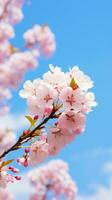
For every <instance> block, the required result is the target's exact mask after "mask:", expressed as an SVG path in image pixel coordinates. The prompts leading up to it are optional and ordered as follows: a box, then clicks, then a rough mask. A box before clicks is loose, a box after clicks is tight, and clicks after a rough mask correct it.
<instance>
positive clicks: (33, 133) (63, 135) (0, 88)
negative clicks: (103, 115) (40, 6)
mask: <svg viewBox="0 0 112 200" xmlns="http://www.w3.org/2000/svg"><path fill="white" fill-rule="evenodd" d="M23 3H24V2H23V1H22V0H4V1H3V0H0V115H1V116H2V115H3V114H6V113H7V112H8V110H9V106H8V102H7V100H8V99H10V98H11V96H12V91H13V89H16V88H17V87H18V86H19V84H20V83H21V81H22V78H23V76H24V74H25V72H26V71H27V70H30V69H35V68H36V67H37V65H38V63H39V58H40V57H42V56H44V57H49V56H51V55H52V54H53V53H54V51H55V49H56V42H55V36H54V34H53V32H52V31H51V29H50V28H49V26H48V25H43V26H40V25H34V26H33V27H32V28H30V29H29V30H27V31H26V32H25V33H24V34H23V38H24V45H23V46H24V48H22V49H19V48H18V47H15V46H13V45H12V44H11V39H12V38H14V37H15V29H14V27H15V24H17V23H18V22H20V21H21V20H22V19H23V12H22V7H23ZM92 87H93V81H92V80H91V79H90V77H89V76H87V75H86V74H84V72H82V71H81V70H80V69H79V67H78V66H73V67H70V68H69V69H68V71H67V72H64V71H62V69H61V68H60V67H58V66H53V65H49V70H48V71H47V72H46V73H44V74H43V77H42V78H40V77H37V78H36V79H35V80H33V81H30V80H27V81H26V82H25V83H24V84H23V89H21V91H20V92H19V95H20V97H21V98H24V99H25V100H26V104H27V108H28V115H26V116H25V117H26V119H27V120H28V121H29V127H28V128H27V129H25V130H23V131H22V133H21V134H20V135H19V137H18V138H17V139H16V137H15V134H14V133H13V130H10V129H3V128H0V188H1V189H0V190H1V194H3V195H4V196H6V199H7V200H11V199H13V197H10V195H8V191H7V190H6V189H5V190H3V188H5V187H6V186H7V184H8V183H9V182H12V183H13V182H15V181H19V180H21V176H20V175H18V173H19V171H20V170H19V169H18V168H20V167H19V166H20V165H22V166H23V167H28V166H35V165H37V164H39V163H42V162H43V161H44V160H46V159H47V158H49V157H51V156H54V155H56V154H57V153H58V152H59V151H60V150H61V149H62V148H64V147H65V146H66V145H68V144H70V143H71V142H72V141H73V140H74V139H75V138H76V137H77V136H78V135H80V134H82V133H83V132H84V130H85V125H86V115H87V114H88V113H89V112H91V111H92V108H93V107H95V106H96V105H97V103H96V101H95V96H94V93H93V92H91V91H90V90H91V88H92ZM20 149H21V150H22V151H20ZM16 151H18V155H19V156H18V158H17V159H14V158H13V156H12V159H10V160H9V159H8V158H7V157H6V156H8V155H10V157H11V155H13V154H11V153H13V152H16ZM22 152H23V153H22ZM17 165H18V168H17V167H15V166H17ZM59 166H60V168H62V169H60V171H58V173H57V174H56V176H55V175H53V173H55V172H57V168H58V167H59ZM45 169H46V170H45ZM40 171H41V172H42V173H41V175H39V174H38V173H40ZM33 173H34V174H35V171H34V172H31V173H30V175H29V177H30V180H31V182H32V178H33ZM36 173H37V179H38V180H39V181H38V183H37V182H35V183H34V182H33V185H34V186H35V187H36V189H37V188H38V190H39V188H40V190H41V187H42V191H43V188H44V196H45V198H44V197H43V199H42V200H44V199H46V198H47V196H46V195H47V192H48V191H49V190H52V192H53V194H54V196H55V197H54V199H57V196H56V195H57V194H59V195H63V194H64V195H66V197H67V196H68V200H72V199H73V198H74V195H73V193H74V194H75V192H76V187H75V186H74V183H73V182H72V180H71V178H70V177H69V175H68V174H67V165H66V164H65V163H63V162H62V161H51V163H49V164H46V165H45V168H44V166H43V167H41V168H40V169H37V171H36ZM44 173H45V175H46V176H47V177H46V179H44V181H49V180H50V176H51V177H52V178H53V179H52V181H57V180H58V179H59V181H60V182H58V184H59V185H60V187H59V188H58V186H59V185H55V184H54V183H53V185H52V184H51V183H50V186H49V187H47V186H46V185H44V183H42V182H41V179H43V177H42V176H43V174H44ZM63 174H64V176H63V177H65V179H66V180H65V179H64V180H63V177H62V178H61V175H63ZM34 178H36V177H34ZM64 181H66V182H65V185H64ZM42 184H43V185H42ZM67 184H69V187H67V188H68V189H66V186H67ZM59 189H60V190H59ZM38 190H37V191H38ZM47 190H48V191H47ZM35 195H36V194H34V195H33V196H32V197H31V199H32V200H38V199H37V197H35ZM42 195H43V194H42ZM4 196H3V197H1V198H2V199H3V198H5V197H4ZM69 196H71V197H70V198H69ZM39 200H41V198H39Z"/></svg>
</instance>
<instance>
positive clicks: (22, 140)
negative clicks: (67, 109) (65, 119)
mask: <svg viewBox="0 0 112 200" xmlns="http://www.w3.org/2000/svg"><path fill="white" fill-rule="evenodd" d="M56 111H57V109H53V110H52V112H51V114H50V116H48V117H46V118H45V119H44V120H43V121H42V122H41V123H40V124H39V125H38V126H36V127H35V128H34V129H33V130H32V131H31V132H30V133H29V134H26V135H24V134H23V135H21V136H20V137H19V139H18V141H17V142H16V143H15V144H14V145H13V146H12V147H11V148H9V149H8V150H7V151H5V152H4V153H3V154H2V155H1V156H0V159H1V158H3V157H5V156H6V155H7V154H8V153H10V152H11V151H15V150H18V149H20V148H21V144H24V143H26V142H28V141H29V140H31V138H32V137H34V133H35V132H36V131H37V130H39V129H42V127H43V125H44V124H46V123H47V122H48V121H49V120H50V119H53V118H55V113H56Z"/></svg>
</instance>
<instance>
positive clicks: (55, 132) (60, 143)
mask: <svg viewBox="0 0 112 200" xmlns="http://www.w3.org/2000/svg"><path fill="white" fill-rule="evenodd" d="M74 138H75V135H74V134H73V133H72V132H71V131H70V130H68V129H63V130H61V129H60V128H59V127H52V128H50V129H49V134H48V136H47V142H48V144H49V154H50V155H55V154H57V153H58V152H59V151H60V150H61V148H63V147H64V146H65V145H66V144H69V143H70V142H72V141H73V139H74Z"/></svg>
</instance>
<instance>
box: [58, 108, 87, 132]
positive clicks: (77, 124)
mask: <svg viewBox="0 0 112 200" xmlns="http://www.w3.org/2000/svg"><path fill="white" fill-rule="evenodd" d="M58 127H59V128H60V129H61V130H67V131H69V130H70V132H72V133H74V134H77V133H81V132H83V131H84V128H85V115H84V114H82V113H75V112H74V111H67V112H64V113H63V114H62V115H61V116H60V117H59V119H58Z"/></svg>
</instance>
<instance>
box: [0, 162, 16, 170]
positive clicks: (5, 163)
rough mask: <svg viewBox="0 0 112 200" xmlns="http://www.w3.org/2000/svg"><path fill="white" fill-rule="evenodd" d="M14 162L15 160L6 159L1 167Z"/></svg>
mask: <svg viewBox="0 0 112 200" xmlns="http://www.w3.org/2000/svg"><path fill="white" fill-rule="evenodd" d="M12 162H13V160H7V161H4V162H3V163H2V164H1V166H0V168H2V167H5V166H7V165H9V164H10V163H12Z"/></svg>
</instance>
